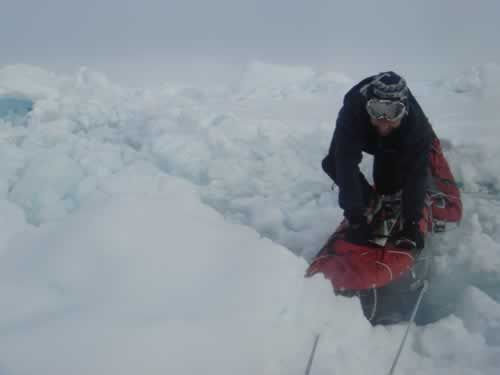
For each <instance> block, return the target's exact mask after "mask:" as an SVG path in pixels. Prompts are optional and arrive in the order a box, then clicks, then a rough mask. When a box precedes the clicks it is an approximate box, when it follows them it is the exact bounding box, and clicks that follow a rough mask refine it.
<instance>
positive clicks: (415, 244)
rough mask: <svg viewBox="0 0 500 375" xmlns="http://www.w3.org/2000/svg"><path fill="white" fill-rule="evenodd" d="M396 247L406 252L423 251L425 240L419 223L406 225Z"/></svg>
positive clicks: (399, 234) (398, 237)
mask: <svg viewBox="0 0 500 375" xmlns="http://www.w3.org/2000/svg"><path fill="white" fill-rule="evenodd" d="M395 245H396V246H397V247H400V248H402V249H405V250H422V249H423V248H424V246H425V239H424V234H423V233H422V231H421V230H420V227H419V225H418V223H416V222H409V223H405V224H404V225H403V230H402V231H401V232H399V233H398V235H397V237H396V241H395Z"/></svg>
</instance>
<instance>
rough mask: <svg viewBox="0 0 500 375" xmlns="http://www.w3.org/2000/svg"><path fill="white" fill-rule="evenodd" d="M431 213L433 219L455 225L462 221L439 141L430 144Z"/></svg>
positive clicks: (455, 187)
mask: <svg viewBox="0 0 500 375" xmlns="http://www.w3.org/2000/svg"><path fill="white" fill-rule="evenodd" d="M429 167H430V175H431V182H430V186H429V193H430V195H431V211H432V216H433V219H435V220H441V221H444V222H451V223H456V222H459V221H460V220H461V219H462V201H461V198H460V190H459V189H458V186H457V184H456V183H455V179H454V178H453V174H452V173H451V170H450V166H449V165H448V161H447V160H446V158H445V157H444V154H443V150H442V148H441V143H440V142H439V139H437V138H435V139H434V141H433V142H432V149H431V152H430V155H429Z"/></svg>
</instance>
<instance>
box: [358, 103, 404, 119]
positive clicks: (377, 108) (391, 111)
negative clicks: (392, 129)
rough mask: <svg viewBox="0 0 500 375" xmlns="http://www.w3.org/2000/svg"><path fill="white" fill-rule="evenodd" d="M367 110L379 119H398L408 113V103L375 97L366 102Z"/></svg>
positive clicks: (371, 115)
mask: <svg viewBox="0 0 500 375" xmlns="http://www.w3.org/2000/svg"><path fill="white" fill-rule="evenodd" d="M366 111H367V112H368V114H369V115H370V117H372V118H374V119H377V120H382V119H385V120H388V121H398V120H401V119H402V118H403V116H404V115H405V114H406V105H405V104H404V103H403V102H400V101H397V100H396V101H394V100H387V99H375V98H373V99H370V100H368V102H367V103H366Z"/></svg>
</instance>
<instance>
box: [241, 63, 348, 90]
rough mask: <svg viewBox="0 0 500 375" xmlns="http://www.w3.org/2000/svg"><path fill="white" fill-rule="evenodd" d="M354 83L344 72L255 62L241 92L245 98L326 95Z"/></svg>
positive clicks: (242, 80)
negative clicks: (322, 71)
mask: <svg viewBox="0 0 500 375" xmlns="http://www.w3.org/2000/svg"><path fill="white" fill-rule="evenodd" d="M351 83H352V80H351V79H350V78H348V77H347V76H345V75H344V74H341V73H334V72H326V73H318V72H315V71H314V70H313V69H312V68H309V67H304V66H283V65H276V64H268V63H263V62H253V63H252V64H250V65H249V66H248V67H247V69H246V70H245V71H244V73H243V76H242V79H241V82H240V83H239V86H238V90H237V92H238V95H240V96H241V97H242V98H255V97H259V96H265V97H268V98H273V99H286V98H290V97H309V96H314V95H325V94H328V93H330V92H332V91H338V90H339V89H342V88H345V87H346V86H348V85H350V84H351Z"/></svg>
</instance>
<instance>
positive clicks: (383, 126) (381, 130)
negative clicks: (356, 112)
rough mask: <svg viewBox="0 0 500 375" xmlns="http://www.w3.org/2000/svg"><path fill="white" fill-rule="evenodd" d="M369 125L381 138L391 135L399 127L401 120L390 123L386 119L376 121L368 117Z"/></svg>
mask: <svg viewBox="0 0 500 375" xmlns="http://www.w3.org/2000/svg"><path fill="white" fill-rule="evenodd" d="M370 122H371V124H372V125H373V126H374V127H375V129H377V133H378V134H379V135H381V136H382V137H385V136H387V135H389V134H391V133H392V132H393V131H394V130H395V129H397V128H399V126H400V125H401V120H396V121H390V120H387V119H376V118H373V117H370Z"/></svg>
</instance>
